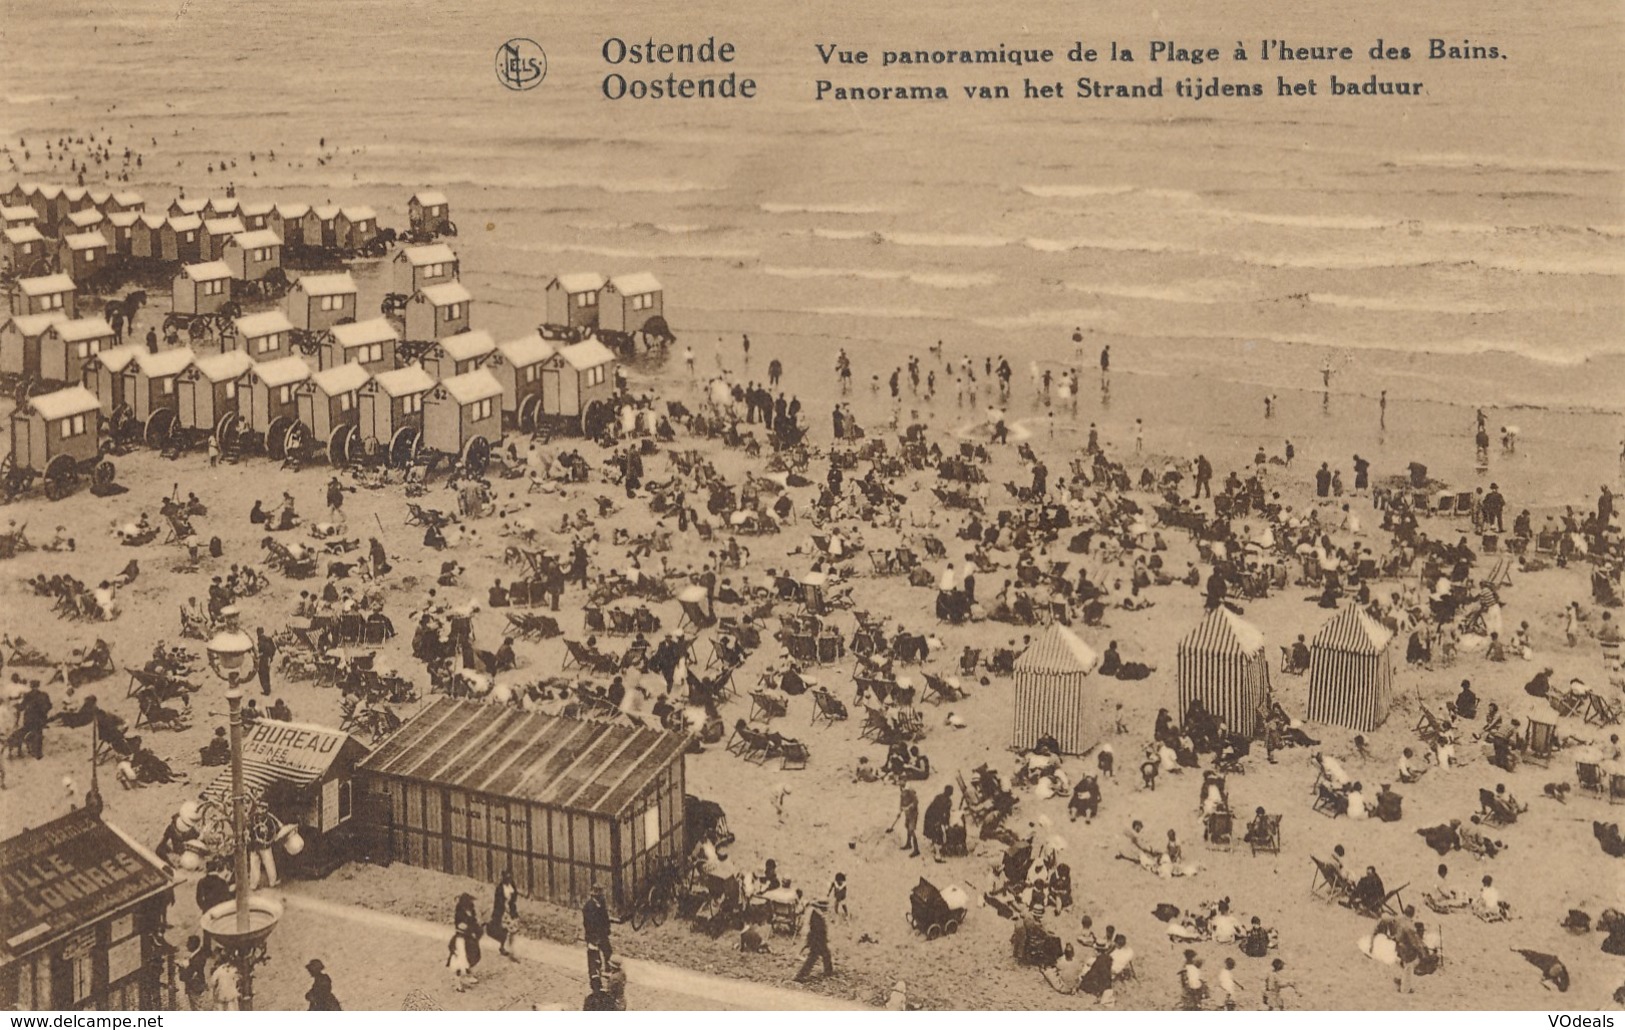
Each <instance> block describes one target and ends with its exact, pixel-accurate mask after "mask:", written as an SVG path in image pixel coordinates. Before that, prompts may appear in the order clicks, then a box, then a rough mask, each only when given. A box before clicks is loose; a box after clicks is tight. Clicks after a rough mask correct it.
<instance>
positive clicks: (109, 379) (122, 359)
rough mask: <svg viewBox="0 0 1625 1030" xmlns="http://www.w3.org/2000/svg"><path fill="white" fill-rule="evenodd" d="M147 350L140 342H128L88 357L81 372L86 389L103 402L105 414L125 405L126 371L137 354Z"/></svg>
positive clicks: (109, 413)
mask: <svg viewBox="0 0 1625 1030" xmlns="http://www.w3.org/2000/svg"><path fill="white" fill-rule="evenodd" d="M146 350H147V349H146V348H145V347H143V346H141V344H139V343H126V344H124V345H123V346H122V347H112V348H109V349H107V350H103V351H102V352H101V353H99V354H96V355H94V356H92V357H90V358H88V359H86V361H85V364H84V366H83V368H82V369H81V370H80V373H79V374H80V376H81V378H82V381H83V382H84V384H85V389H87V390H89V391H90V392H91V393H93V394H95V395H96V399H97V400H99V401H100V402H101V405H102V413H103V414H105V415H111V414H112V413H113V412H114V411H116V410H118V409H119V408H121V407H123V406H124V404H125V399H124V372H125V370H126V369H128V368H129V367H130V364H131V363H132V362H133V361H135V356H136V355H137V354H144V353H146Z"/></svg>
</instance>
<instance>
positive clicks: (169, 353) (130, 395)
mask: <svg viewBox="0 0 1625 1030" xmlns="http://www.w3.org/2000/svg"><path fill="white" fill-rule="evenodd" d="M195 360H197V355H196V354H194V353H192V349H191V348H190V347H177V348H175V349H174V350H161V351H159V352H158V353H156V354H149V353H148V352H147V351H146V350H144V349H142V350H138V351H137V352H136V355H135V358H134V360H132V361H131V362H130V363H129V365H128V366H126V367H125V369H124V400H125V403H127V404H128V405H129V406H130V415H131V417H132V418H133V419H134V422H135V424H136V425H139V426H141V427H142V435H143V437H144V439H145V440H146V442H147V443H148V444H149V445H158V444H161V443H162V442H163V441H165V440H167V439H168V437H169V434H170V433H171V432H172V431H173V430H174V428H175V422H176V420H177V418H178V416H179V413H180V394H179V392H178V389H177V386H178V384H179V382H180V375H181V373H182V372H184V371H186V369H187V368H188V367H190V366H191V364H192V362H193V361H195Z"/></svg>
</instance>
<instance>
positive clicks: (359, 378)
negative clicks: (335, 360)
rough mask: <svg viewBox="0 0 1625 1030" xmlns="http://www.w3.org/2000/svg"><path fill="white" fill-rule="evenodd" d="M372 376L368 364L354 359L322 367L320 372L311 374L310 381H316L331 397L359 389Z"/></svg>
mask: <svg viewBox="0 0 1625 1030" xmlns="http://www.w3.org/2000/svg"><path fill="white" fill-rule="evenodd" d="M371 378H372V373H371V372H368V371H367V369H366V366H364V365H361V364H358V363H356V362H354V361H350V362H346V363H345V364H343V365H333V366H330V367H328V368H324V369H322V370H321V371H320V372H312V373H311V374H310V381H311V382H313V383H315V384H316V385H317V387H319V388H320V389H321V391H322V392H323V393H325V394H327V395H328V396H329V397H336V396H338V395H339V394H341V393H351V392H353V391H355V390H359V389H361V388H362V387H363V386H365V385H366V383H367V380H369V379H371Z"/></svg>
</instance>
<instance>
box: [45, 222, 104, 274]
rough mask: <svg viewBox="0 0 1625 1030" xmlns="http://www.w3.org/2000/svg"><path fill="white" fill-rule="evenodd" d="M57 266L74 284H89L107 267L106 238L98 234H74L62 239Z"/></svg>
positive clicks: (58, 249) (58, 250) (58, 248)
mask: <svg viewBox="0 0 1625 1030" xmlns="http://www.w3.org/2000/svg"><path fill="white" fill-rule="evenodd" d="M57 264H58V266H59V267H60V268H61V269H62V271H63V272H65V273H66V274H68V275H70V276H72V277H73V280H74V281H75V282H89V281H90V279H91V277H92V276H94V275H95V274H96V273H97V272H99V271H101V270H102V269H103V268H105V267H106V266H107V237H105V236H103V235H102V234H101V233H99V232H76V233H69V234H68V235H66V236H64V237H62V242H61V243H60V244H59V245H58V247H57Z"/></svg>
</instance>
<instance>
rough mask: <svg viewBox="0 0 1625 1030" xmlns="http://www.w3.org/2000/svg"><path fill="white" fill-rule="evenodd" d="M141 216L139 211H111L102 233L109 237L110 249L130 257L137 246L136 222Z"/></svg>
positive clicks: (122, 255)
mask: <svg viewBox="0 0 1625 1030" xmlns="http://www.w3.org/2000/svg"><path fill="white" fill-rule="evenodd" d="M140 218H141V212H139V211H110V212H108V215H107V222H106V224H104V225H103V226H102V234H103V235H104V236H106V237H107V246H108V249H109V250H110V251H111V252H112V253H114V254H118V255H120V256H121V257H130V256H131V255H132V254H133V253H134V247H135V224H136V222H137V221H139V220H140Z"/></svg>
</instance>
